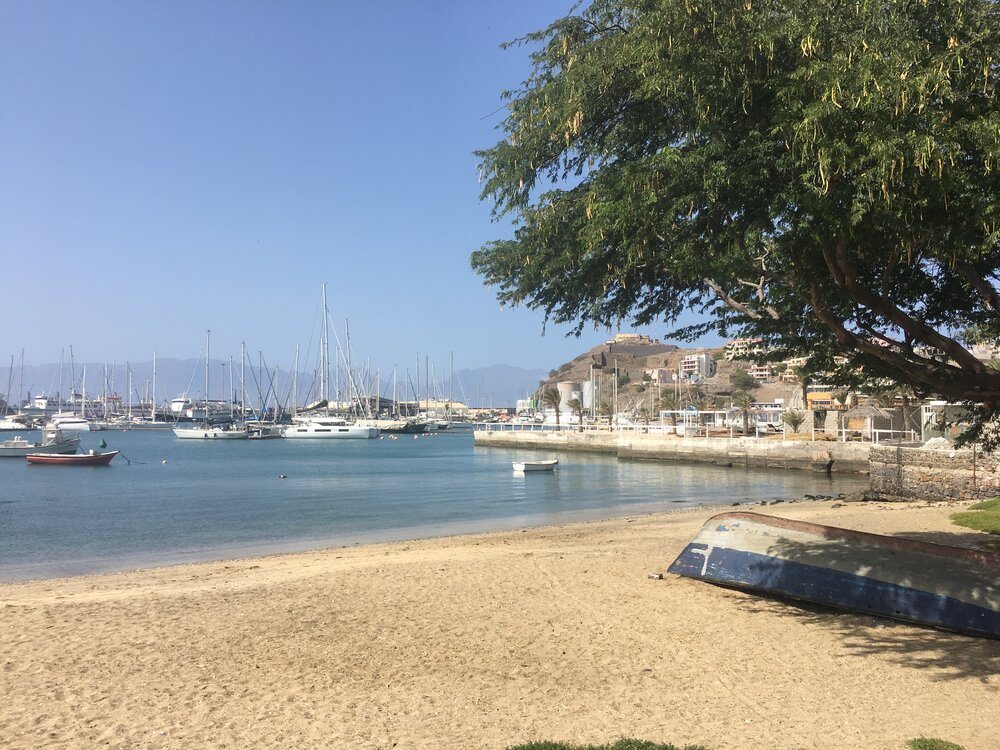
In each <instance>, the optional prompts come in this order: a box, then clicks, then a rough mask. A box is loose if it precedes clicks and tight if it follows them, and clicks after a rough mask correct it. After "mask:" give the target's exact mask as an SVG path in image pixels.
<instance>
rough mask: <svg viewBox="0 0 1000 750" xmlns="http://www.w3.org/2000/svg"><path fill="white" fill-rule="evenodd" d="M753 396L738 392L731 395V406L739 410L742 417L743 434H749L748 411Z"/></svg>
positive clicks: (751, 404) (750, 408)
mask: <svg viewBox="0 0 1000 750" xmlns="http://www.w3.org/2000/svg"><path fill="white" fill-rule="evenodd" d="M754 403H755V402H754V400H753V396H752V395H751V394H750V393H747V392H746V391H739V392H737V393H734V394H733V406H734V407H736V408H737V409H739V411H740V414H741V415H742V416H743V434H744V435H749V434H750V411H751V410H752V409H753V405H754Z"/></svg>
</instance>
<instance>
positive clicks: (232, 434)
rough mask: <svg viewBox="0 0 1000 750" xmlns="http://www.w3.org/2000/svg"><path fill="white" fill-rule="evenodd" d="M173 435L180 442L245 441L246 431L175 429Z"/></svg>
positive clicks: (212, 428)
mask: <svg viewBox="0 0 1000 750" xmlns="http://www.w3.org/2000/svg"><path fill="white" fill-rule="evenodd" d="M174 435H176V436H177V437H178V438H180V439H182V440H246V439H247V432H246V430H224V429H222V428H221V427H195V428H190V427H187V428H185V427H175V428H174Z"/></svg>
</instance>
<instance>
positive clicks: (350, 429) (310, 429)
mask: <svg viewBox="0 0 1000 750" xmlns="http://www.w3.org/2000/svg"><path fill="white" fill-rule="evenodd" d="M282 434H283V436H284V437H286V438H300V439H309V438H311V439H315V440H336V439H355V440H357V439H361V440H367V439H370V438H377V437H378V434H379V429H378V427H370V426H365V425H358V424H347V422H345V421H344V420H343V419H341V418H339V417H309V418H303V419H300V420H299V421H296V423H295V424H293V425H291V426H290V427H286V428H285V431H284V433H282Z"/></svg>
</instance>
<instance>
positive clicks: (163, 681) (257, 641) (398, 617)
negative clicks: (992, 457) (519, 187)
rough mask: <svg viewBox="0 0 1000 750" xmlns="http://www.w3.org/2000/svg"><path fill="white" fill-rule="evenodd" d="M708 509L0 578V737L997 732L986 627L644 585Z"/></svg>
mask: <svg viewBox="0 0 1000 750" xmlns="http://www.w3.org/2000/svg"><path fill="white" fill-rule="evenodd" d="M713 510H714V511H718V510H719V509H697V510H689V511H681V512H677V513H670V514H662V515H655V516H640V517H629V518H622V519H614V520H608V521H600V522H593V523H583V524H575V525H567V526H560V527H549V528H541V529H528V530H524V531H514V532H503V533H491V534H482V535H473V536H462V537H452V538H446V539H435V540H425V541H416V542H404V543H396V544H382V545H371V546H364V547H350V548H340V549H333V550H328V551H322V552H315V553H305V554H296V555H284V556H275V557H267V558H257V559H252V560H238V561H230V562H219V563H208V564H201V565H189V566H179V567H170V568H159V569H153V570H145V571H138V572H129V573H120V574H112V575H102V576H90V577H80V578H71V579H59V580H46V581H36V582H31V583H24V584H13V585H2V586H0V695H2V709H0V748H94V747H119V748H194V747H205V748H209V747H210V748H313V747H328V748H342V747H343V748H392V747H396V748H456V749H457V748H463V749H468V748H504V747H507V746H510V745H513V744H518V743H523V742H527V741H531V740H542V739H551V740H560V741H566V742H574V743H597V742H609V741H613V740H615V739H617V738H620V737H636V738H641V739H647V740H654V741H658V742H673V743H675V744H682V743H695V742H698V743H704V744H705V745H706V746H708V747H709V748H712V749H713V750H736V749H737V748H738V749H740V750H752V749H755V748H760V749H762V750H763V749H765V748H767V749H769V750H782V749H799V748H808V749H810V750H813V749H815V750H825V749H829V750H834V749H835V748H836V749H837V750H844V748H858V749H861V748H871V749H873V750H877V749H881V748H886V749H891V750H903V748H904V747H905V742H906V740H908V739H911V738H913V737H917V736H921V735H924V736H930V737H940V738H943V739H948V740H951V741H953V742H958V743H960V744H962V745H964V746H965V748H966V750H995V748H997V747H1000V721H998V720H997V716H998V710H1000V641H989V640H984V639H979V638H971V637H966V636H961V635H954V634H949V633H942V632H937V631H933V630H927V629H921V628H916V627H911V626H907V625H903V624H899V623H893V622H890V621H887V620H879V619H876V618H872V617H867V616H860V615H852V614H843V613H841V614H838V613H833V612H830V611H826V610H823V611H820V610H818V609H816V608H810V607H796V606H791V605H788V604H785V603H779V602H776V601H772V600H769V599H765V598H761V597H757V596H753V595H749V594H744V593H740V592H737V591H732V590H726V589H722V588H717V587H714V586H711V585H708V584H704V583H700V582H697V581H693V580H689V579H682V578H678V577H674V576H670V575H667V576H665V577H664V578H663V579H662V580H656V579H652V578H650V577H649V576H648V573H649V572H654V571H665V569H666V567H667V566H668V565H669V563H670V562H671V561H672V560H673V558H674V556H675V555H676V554H677V553H678V552H679V551H680V550H681V549H682V548H683V546H684V545H685V544H686V543H687V542H688V541H689V540H690V538H691V537H692V536H693V534H694V533H695V532H696V531H697V529H698V528H699V527H700V526H701V524H702V523H703V522H704V520H705V519H706V518H707V517H708V516H710V515H711V514H712V512H713ZM759 510H762V511H763V512H770V513H773V514H775V515H781V516H786V517H791V518H798V519H806V520H815V521H817V522H819V523H828V524H832V525H837V526H844V527H848V528H856V529H862V530H866V531H874V532H878V533H888V534H902V535H908V536H914V537H915V538H921V539H928V540H932V541H948V540H950V541H951V542H952V543H959V544H972V543H976V542H980V541H982V539H983V538H985V535H979V534H977V533H975V532H971V531H967V530H963V529H960V528H958V527H956V526H953V525H952V524H951V523H950V522H949V521H948V516H949V514H950V513H952V512H954V511H955V508H954V507H948V506H928V505H925V504H921V503H911V504H884V505H883V504H865V505H862V504H848V505H844V506H841V507H834V504H833V503H831V502H829V501H825V502H802V503H793V504H782V505H777V506H768V507H767V508H766V509H759Z"/></svg>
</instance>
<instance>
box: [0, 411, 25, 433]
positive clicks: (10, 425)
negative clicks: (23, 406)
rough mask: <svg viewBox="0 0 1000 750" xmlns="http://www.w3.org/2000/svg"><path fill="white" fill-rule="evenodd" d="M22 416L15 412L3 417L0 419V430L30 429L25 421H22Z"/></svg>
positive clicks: (20, 430)
mask: <svg viewBox="0 0 1000 750" xmlns="http://www.w3.org/2000/svg"><path fill="white" fill-rule="evenodd" d="M23 420H24V417H23V416H21V415H19V414H15V415H13V416H10V417H4V418H3V419H0V432H27V431H29V430H30V429H31V427H29V426H28V424H27V422H25V421H23Z"/></svg>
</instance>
